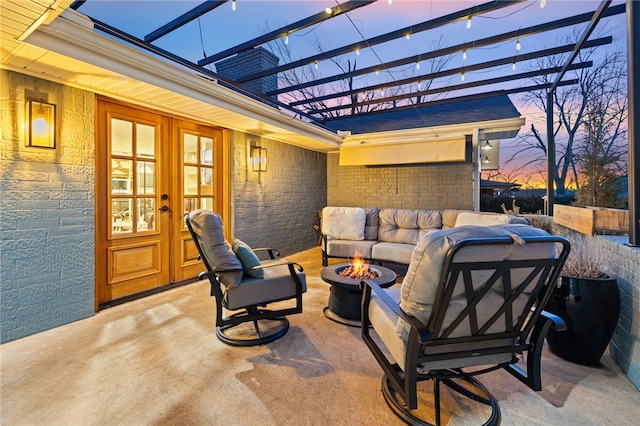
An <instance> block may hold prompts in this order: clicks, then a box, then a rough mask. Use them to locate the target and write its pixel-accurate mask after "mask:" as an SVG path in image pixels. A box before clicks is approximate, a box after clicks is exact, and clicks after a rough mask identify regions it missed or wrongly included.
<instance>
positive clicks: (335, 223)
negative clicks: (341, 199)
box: [322, 207, 367, 240]
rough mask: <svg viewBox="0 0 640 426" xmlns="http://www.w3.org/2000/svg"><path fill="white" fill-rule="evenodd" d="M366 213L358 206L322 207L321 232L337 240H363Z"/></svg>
mask: <svg viewBox="0 0 640 426" xmlns="http://www.w3.org/2000/svg"><path fill="white" fill-rule="evenodd" d="M366 219H367V214H366V212H365V211H364V209H363V208H360V207H325V208H323V209H322V233H323V234H324V235H326V236H327V237H329V238H333V239H337V240H364V225H365V222H366Z"/></svg>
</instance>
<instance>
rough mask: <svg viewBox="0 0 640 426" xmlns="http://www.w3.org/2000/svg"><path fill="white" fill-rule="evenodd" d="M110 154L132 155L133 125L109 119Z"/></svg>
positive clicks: (128, 122)
mask: <svg viewBox="0 0 640 426" xmlns="http://www.w3.org/2000/svg"><path fill="white" fill-rule="evenodd" d="M111 154H112V155H126V156H131V155H133V123H131V122H130V121H124V120H118V119H117V118H112V119H111Z"/></svg>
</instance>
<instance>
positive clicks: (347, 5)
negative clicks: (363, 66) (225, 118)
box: [198, 0, 377, 66]
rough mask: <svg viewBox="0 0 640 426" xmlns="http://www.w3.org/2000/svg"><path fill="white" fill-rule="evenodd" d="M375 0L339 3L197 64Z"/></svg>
mask: <svg viewBox="0 0 640 426" xmlns="http://www.w3.org/2000/svg"><path fill="white" fill-rule="evenodd" d="M376 1H377V0H351V1H348V2H345V3H343V4H339V5H337V6H334V7H332V8H331V13H330V14H329V13H327V12H325V11H322V12H320V13H316V14H315V15H312V16H309V17H308V18H304V19H301V20H300V21H297V22H294V23H293V24H290V25H287V26H284V27H281V28H278V29H277V30H274V31H271V32H268V33H267V34H264V35H261V36H260V37H256V38H254V39H253V40H249V41H246V42H244V43H241V44H239V45H237V46H234V47H231V48H229V49H227V50H223V51H222V52H220V53H216V54H215V55H211V56H207V57H206V58H204V59H201V60H199V61H198V65H200V66H204V65H208V64H210V63H212V62H216V61H219V60H220V59H224V58H226V57H228V56H231V55H234V54H236V53H239V52H242V51H244V50H247V49H251V48H253V47H255V46H259V45H261V44H264V43H267V42H269V41H271V40H275V39H277V38H280V37H283V36H286V35H287V34H291V33H293V32H295V31H298V30H301V29H303V28H307V27H309V26H311V25H315V24H318V23H320V22H322V21H326V20H329V19H332V18H335V17H336V16H340V15H342V14H343V13H346V12H349V11H351V10H354V9H358V8H359V7H363V6H367V5H369V4H371V3H375V2H376Z"/></svg>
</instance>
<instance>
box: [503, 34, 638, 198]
mask: <svg viewBox="0 0 640 426" xmlns="http://www.w3.org/2000/svg"><path fill="white" fill-rule="evenodd" d="M577 36H578V33H574V34H573V35H570V36H568V37H566V39H565V40H564V42H565V43H566V42H572V40H575V39H577ZM589 60H593V61H594V65H593V66H592V67H591V68H583V69H581V70H576V71H573V73H574V76H575V77H574V78H576V79H577V80H578V83H577V84H575V85H571V86H564V87H559V88H557V89H556V91H555V93H554V96H553V109H554V114H555V116H554V121H553V134H554V139H555V140H556V164H555V174H554V176H553V179H554V182H555V185H556V190H557V192H558V194H564V193H565V192H566V190H567V188H568V187H570V186H571V184H573V185H575V186H576V187H579V185H580V177H581V175H580V174H579V170H578V162H577V159H578V158H579V157H580V155H581V152H584V150H585V149H588V148H587V146H588V143H587V144H586V145H584V144H582V145H581V144H580V143H579V142H580V141H581V140H582V141H585V142H586V141H587V139H584V138H583V139H581V137H582V135H584V134H585V133H587V132H588V129H589V126H591V127H592V128H593V127H594V126H596V124H595V123H592V124H589V122H590V121H592V120H598V119H599V118H598V115H597V114H596V113H595V111H596V109H594V108H595V105H598V108H600V112H599V114H600V115H601V117H600V118H601V119H602V120H604V121H606V122H607V125H606V126H605V127H602V126H601V128H602V130H603V131H604V130H606V131H607V132H608V139H607V142H606V144H605V145H606V146H607V147H608V148H607V149H608V150H609V151H610V152H613V151H615V152H616V154H619V155H620V158H622V156H624V152H622V150H623V148H622V142H623V138H624V131H623V130H622V124H623V122H624V121H625V120H626V116H627V98H626V87H625V80H626V74H625V72H626V62H625V55H624V53H623V52H622V51H620V50H613V51H607V52H606V53H605V54H604V55H603V56H602V57H598V56H597V55H596V50H595V49H583V50H581V51H580V53H579V54H578V57H577V59H576V61H575V62H584V61H589ZM565 62H566V55H555V56H549V57H545V58H541V59H539V60H538V61H537V62H536V66H535V69H544V68H550V67H558V66H562V65H563V64H564V63H565ZM532 80H533V82H534V83H535V84H546V83H552V82H553V81H554V80H555V74H554V75H545V76H541V77H535V78H533V79H532ZM523 100H524V101H525V103H527V104H530V105H534V106H535V107H537V108H538V109H539V110H540V111H542V112H544V113H545V114H546V112H547V94H546V92H544V91H535V92H529V93H527V94H526V95H525V96H524V97H523ZM546 140H547V137H546V135H544V134H543V133H541V132H540V130H539V129H537V128H536V125H535V124H531V128H530V131H529V132H527V133H526V134H524V135H522V136H521V137H519V138H518V139H517V140H516V143H517V144H519V145H520V146H522V149H520V150H519V151H517V152H516V153H515V154H514V156H515V157H522V156H523V155H528V158H529V160H528V164H544V163H545V162H546V156H547V143H546Z"/></svg>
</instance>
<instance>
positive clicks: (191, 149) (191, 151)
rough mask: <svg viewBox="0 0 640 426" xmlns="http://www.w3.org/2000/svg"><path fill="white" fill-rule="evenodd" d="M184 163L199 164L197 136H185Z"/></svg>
mask: <svg viewBox="0 0 640 426" xmlns="http://www.w3.org/2000/svg"><path fill="white" fill-rule="evenodd" d="M184 162H185V163H191V164H193V163H197V162H198V137H197V136H196V135H190V134H188V133H185V134H184Z"/></svg>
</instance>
